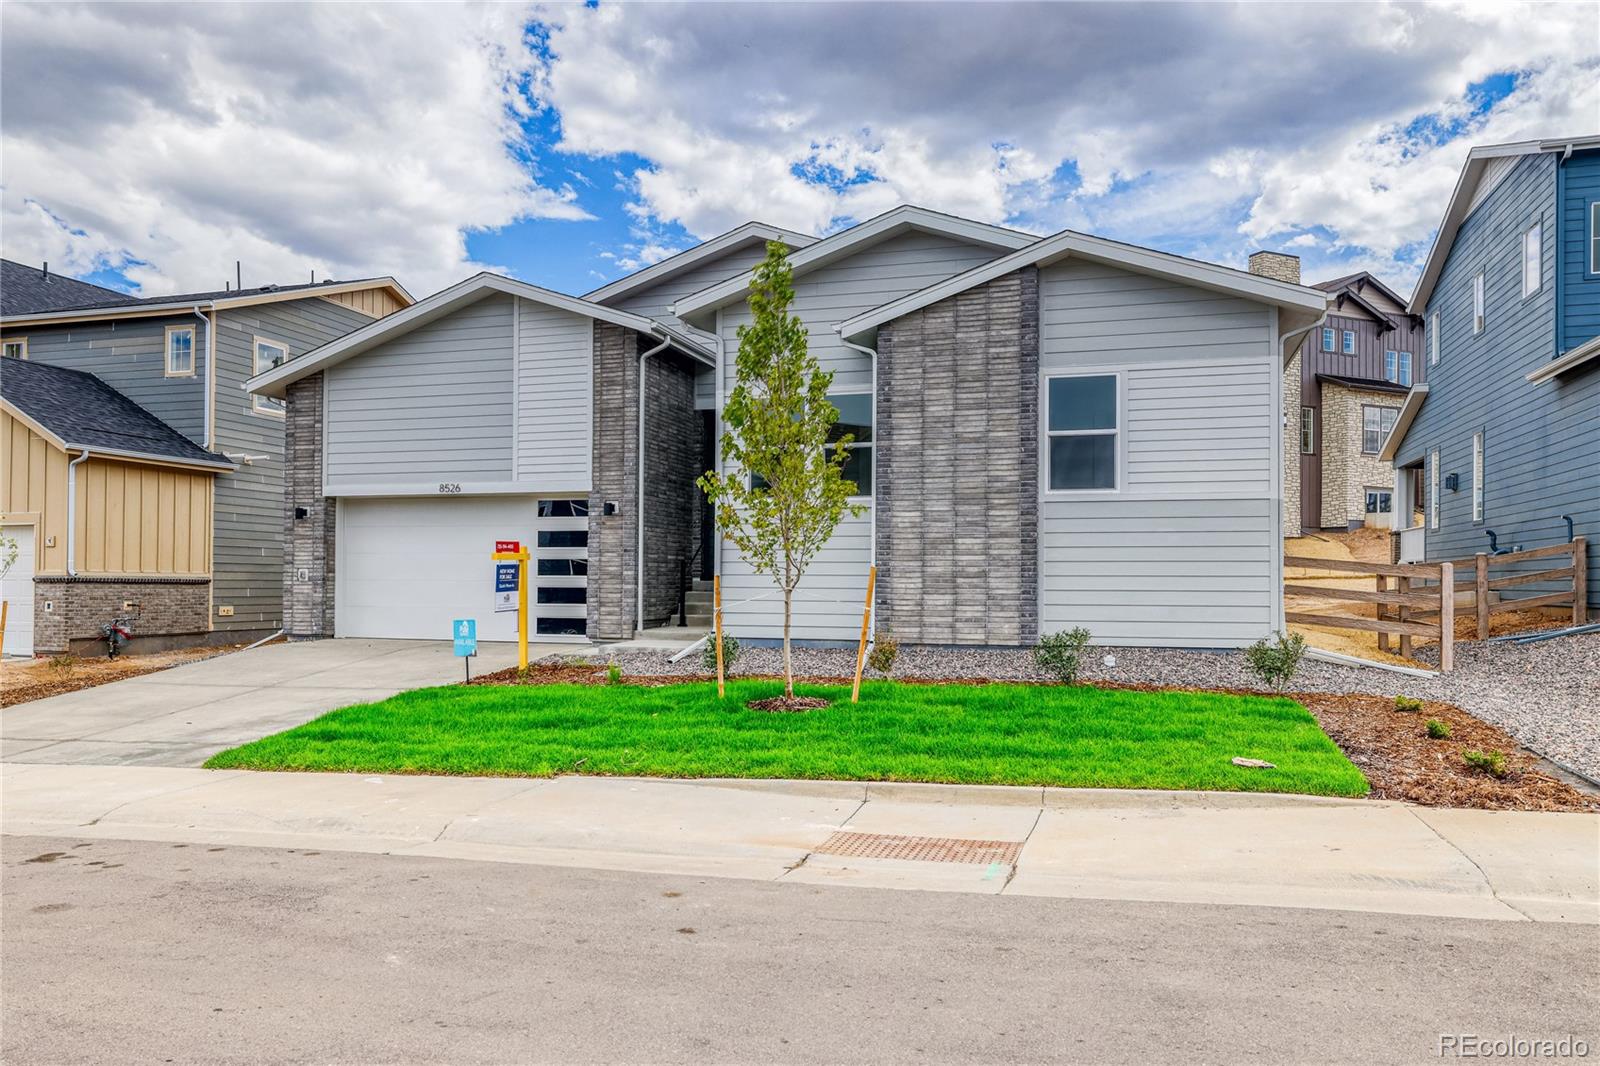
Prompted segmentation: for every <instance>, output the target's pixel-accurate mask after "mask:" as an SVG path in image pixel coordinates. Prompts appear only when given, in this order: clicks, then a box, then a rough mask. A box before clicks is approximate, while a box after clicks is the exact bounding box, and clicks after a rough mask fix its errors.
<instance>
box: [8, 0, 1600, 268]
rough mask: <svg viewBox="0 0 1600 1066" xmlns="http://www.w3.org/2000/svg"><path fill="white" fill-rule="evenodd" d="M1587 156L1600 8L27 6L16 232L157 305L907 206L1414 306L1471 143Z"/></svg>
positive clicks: (634, 250)
mask: <svg viewBox="0 0 1600 1066" xmlns="http://www.w3.org/2000/svg"><path fill="white" fill-rule="evenodd" d="M1594 132H1600V5H1597V4H1594V3H1581V4H1573V5H1566V6H1541V7H1531V6H1530V7H1523V6H1519V5H1516V4H1512V3H1504V2H1499V3H1491V4H1486V5H1483V6H1477V5H1462V4H1439V5H1410V4H1395V5H1365V4H1355V3H1346V4H1302V5H1284V6H1278V5H1273V4H1242V5H1238V6H1233V5H1224V4H1106V5H1098V4H1051V5H1032V4H976V3H973V4H965V3H961V4H958V3H947V4H935V5H920V4H909V3H906V4H848V5H847V4H819V5H800V4H793V5H778V4H764V5H734V4H699V5H691V6H678V5H674V4H634V5H623V4H614V3H605V2H602V3H599V4H590V5H585V6H573V7H565V6H522V5H513V4H495V5H489V6H480V5H466V6H456V5H450V4H443V3H440V4H427V5H422V4H417V5H399V4H395V5H361V4H326V5H319V6H314V7H312V6H298V5H294V4H223V3H216V4H207V5H198V4H197V5H184V6H181V7H177V8H169V7H164V6H161V5H153V4H152V5H146V4H104V5H93V4H90V5H73V4H63V3H52V4H48V5H39V6H31V5H28V4H24V3H12V2H8V3H6V4H4V5H3V6H0V187H3V191H0V246H3V251H4V254H5V256H6V257H8V258H11V259H19V260H22V261H25V262H31V263H37V262H39V261H40V260H49V261H50V262H51V263H52V266H53V269H57V270H62V271H65V272H68V273H72V274H76V275H79V276H83V277H87V278H89V279H90V280H94V281H98V282H100V283H102V284H109V285H114V286H117V287H121V288H126V289H129V290H130V291H134V292H138V293H140V294H141V295H160V294H164V293H171V292H178V291H184V290H196V289H210V288H217V287H220V286H221V284H222V282H223V281H224V280H227V279H231V277H232V274H233V262H234V260H236V259H238V260H242V261H243V263H244V267H243V270H244V276H245V282H246V284H261V283H265V282H269V281H274V282H290V281H299V280H302V279H307V278H309V277H310V272H311V271H312V270H313V269H314V270H315V271H316V272H317V276H318V277H319V278H321V277H340V278H346V277H357V276H365V275H372V274H394V275H395V276H396V277H398V278H399V279H400V280H401V281H402V282H403V283H404V284H406V285H407V286H408V287H409V288H410V289H411V290H412V292H413V293H414V294H416V295H419V296H420V295H423V294H425V293H429V292H433V291H435V290H437V289H439V288H441V287H443V286H445V285H448V284H450V283H452V282H454V281H457V280H459V279H461V278H462V277H464V276H466V275H468V274H470V273H473V272H475V271H477V270H480V269H485V268H487V269H494V270H499V271H502V272H504V273H507V274H510V275H513V276H515V277H519V278H522V279H524V280H527V281H530V282H534V283H536V284H540V285H545V286H549V287H551V288H554V289H559V290H562V291H566V292H573V293H581V292H585V291H588V290H589V289H592V288H594V287H596V286H597V285H599V284H601V283H603V282H604V281H607V280H609V279H611V278H614V277H617V276H619V275H621V274H623V273H626V272H628V271H629V270H632V269H637V268H638V267H639V266H641V265H645V264H648V263H650V262H654V261H656V260H658V259H660V258H662V257H664V256H666V255H668V254H670V253H672V252H673V251H676V250H678V249H681V248H684V247H686V246H688V245H690V244H693V243H694V242H695V241H696V240H697V239H703V238H706V237H709V236H713V235H715V234H717V233H719V232H721V231H723V230H725V229H727V228H729V227H731V226H734V225H737V224H739V223H741V222H743V221H746V220H748V219H751V218H758V219H762V220H764V221H767V222H771V223H775V224H777V225H781V226H786V227H790V228H793V229H799V230H805V231H809V232H813V233H818V234H824V233H828V232H831V231H833V230H836V229H838V228H840V227H843V226H846V225H849V224H850V223H851V222H852V221H857V220H861V219H864V218H869V217H871V216H872V215H875V214H877V213H879V212H881V211H883V210H886V209H888V208H890V207H892V206H894V205H896V204H899V203H907V202H909V203H916V204H922V205H925V206H928V207H933V208H937V209H940V210H944V211H948V212H953V213H956V214H962V215H966V216H969V217H972V218H978V219H982V220H985V221H989V222H996V223H1004V224H1008V225H1012V226H1016V227H1018V228H1021V229H1027V230H1032V231H1036V232H1040V233H1048V232H1053V231H1055V230H1058V229H1062V228H1068V227H1070V228H1073V229H1079V230H1085V231H1089V232H1093V233H1097V234H1101V235H1105V236H1109V237H1115V238H1118V239H1122V240H1128V241H1134V242H1137V243H1140V244H1146V245H1149V246H1152V247H1156V248H1161V249H1164V250H1168V251H1174V252H1179V253H1182V254H1186V255H1192V256H1197V257H1201V258H1206V259H1211V260H1214V261H1217V262H1222V263H1228V264H1232V265H1243V262H1244V257H1245V256H1246V255H1247V254H1248V253H1249V252H1250V251H1251V250H1253V249H1255V248H1258V247H1270V248H1280V249H1286V250H1291V251H1294V252H1297V253H1298V254H1300V255H1301V256H1302V257H1303V258H1304V260H1305V262H1306V274H1307V277H1308V278H1309V279H1316V278H1320V277H1328V276H1332V275H1335V274H1339V273H1345V272H1348V271H1349V270H1353V269H1361V268H1365V269H1371V270H1373V271H1375V272H1377V273H1378V274H1379V275H1380V276H1381V277H1383V278H1385V279H1386V280H1388V281H1390V282H1391V283H1392V284H1393V285H1394V286H1395V287H1397V288H1399V289H1401V290H1402V291H1409V290H1410V287H1411V285H1412V283H1413V281H1414V279H1415V277H1416V274H1417V273H1418V271H1419V269H1420V266H1421V260H1422V258H1423V257H1424V256H1425V255H1426V252H1427V245H1428V242H1429V240H1430V239H1431V237H1432V234H1433V230H1434V227H1435V226H1436V225H1437V223H1438V219H1439V215H1440V213H1441V211H1442V210H1443V206H1444V201H1445V199H1446V197H1447V196H1448V195H1449V192H1450V188H1451V186H1452V185H1453V183H1454V181H1455V176H1456V173H1457V171H1458V169H1459V167H1460V165H1461V162H1462V159H1463V157H1464V155H1465V153H1466V150H1467V148H1468V147H1469V146H1470V145H1472V144H1481V143H1488V142H1495V141H1509V140H1519V139H1524V138H1529V137H1546V136H1562V135H1568V134H1578V133H1594Z"/></svg>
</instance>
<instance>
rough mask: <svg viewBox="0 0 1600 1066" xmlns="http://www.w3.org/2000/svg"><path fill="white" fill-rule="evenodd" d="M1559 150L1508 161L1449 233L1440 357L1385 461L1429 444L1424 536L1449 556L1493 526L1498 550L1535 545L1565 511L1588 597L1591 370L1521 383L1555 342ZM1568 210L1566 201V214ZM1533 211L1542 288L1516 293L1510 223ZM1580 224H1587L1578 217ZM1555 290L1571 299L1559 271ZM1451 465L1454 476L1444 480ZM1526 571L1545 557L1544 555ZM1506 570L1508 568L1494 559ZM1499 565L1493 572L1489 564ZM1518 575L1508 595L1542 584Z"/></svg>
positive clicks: (1517, 252)
mask: <svg viewBox="0 0 1600 1066" xmlns="http://www.w3.org/2000/svg"><path fill="white" fill-rule="evenodd" d="M1557 158H1558V157H1557V156H1556V155H1554V154H1551V153H1538V154H1535V155H1530V156H1526V157H1524V158H1522V159H1520V160H1519V161H1518V162H1517V164H1516V165H1515V166H1514V167H1512V168H1511V169H1510V172H1509V173H1508V174H1507V176H1506V177H1505V178H1504V180H1502V181H1501V182H1500V183H1499V184H1498V185H1496V186H1495V188H1494V189H1493V191H1492V192H1490V193H1489V194H1488V195H1486V196H1484V197H1483V199H1482V202H1481V203H1480V204H1479V206H1478V208H1477V209H1476V210H1475V211H1474V212H1473V213H1472V214H1471V215H1469V216H1468V217H1467V219H1466V221H1465V222H1463V223H1462V225H1461V228H1460V229H1459V230H1458V231H1457V233H1456V238H1455V242H1454V244H1453V246H1452V247H1451V250H1450V254H1449V256H1448V257H1447V258H1446V260H1445V264H1444V268H1443V270H1442V271H1441V272H1440V274H1439V280H1438V282H1437V283H1436V285H1435V287H1434V290H1433V294H1432V296H1431V297H1430V299H1429V301H1428V308H1427V310H1428V313H1429V315H1430V316H1431V315H1432V314H1434V313H1438V315H1439V319H1440V345H1439V349H1440V359H1439V365H1438V366H1435V367H1432V368H1430V369H1431V371H1432V372H1431V374H1430V376H1429V394H1428V398H1427V400H1426V401H1424V403H1423V405H1422V409H1421V411H1420V412H1419V413H1418V415H1417V418H1416V421H1415V422H1413V423H1412V425H1411V428H1410V429H1409V430H1408V431H1407V433H1406V436H1405V440H1404V442H1403V443H1402V444H1401V447H1400V450H1399V453H1398V454H1397V455H1396V460H1397V461H1398V462H1399V463H1400V464H1401V465H1405V464H1409V463H1412V462H1415V461H1418V460H1422V459H1423V458H1424V457H1425V456H1427V455H1428V454H1429V453H1430V452H1431V451H1433V450H1434V449H1438V451H1439V454H1440V464H1439V465H1440V486H1441V487H1440V495H1439V528H1438V529H1429V530H1428V531H1427V533H1426V535H1425V540H1424V543H1425V545H1426V553H1427V558H1428V559H1429V560H1440V559H1460V558H1465V557H1468V556H1471V555H1473V554H1474V553H1476V552H1480V551H1484V550H1486V549H1487V548H1488V544H1489V541H1488V537H1487V536H1485V531H1486V530H1490V529H1492V530H1494V531H1495V533H1496V535H1497V537H1498V539H1499V543H1500V546H1501V547H1502V548H1506V547H1512V546H1520V547H1523V548H1539V547H1545V546H1548V545H1552V544H1558V543H1560V542H1562V541H1564V540H1565V539H1566V526H1565V523H1563V522H1562V521H1561V516H1562V515H1564V514H1566V515H1571V516H1572V518H1573V520H1574V522H1575V523H1576V525H1577V530H1578V532H1579V533H1580V534H1586V535H1587V536H1588V537H1589V538H1590V545H1591V547H1590V556H1589V571H1590V577H1589V592H1588V595H1589V601H1590V602H1591V603H1600V463H1597V462H1596V461H1595V456H1596V454H1600V417H1596V412H1600V371H1597V370H1596V369H1595V368H1593V367H1590V368H1586V369H1580V370H1577V371H1572V372H1569V373H1566V374H1563V375H1560V376H1558V377H1556V378H1553V379H1551V380H1548V381H1544V382H1540V383H1537V384H1536V383H1532V382H1529V381H1527V380H1526V375H1527V374H1528V373H1530V372H1531V371H1533V370H1536V369H1538V368H1539V367H1541V366H1543V365H1544V364H1545V363H1547V362H1549V361H1550V359H1552V358H1553V357H1554V356H1555V354H1556V352H1555V348H1556V333H1555V330H1556V321H1555V285H1556V278H1555V273H1556V269H1557V266H1558V263H1559V260H1558V256H1557V252H1558V246H1563V245H1565V244H1566V241H1565V237H1566V235H1565V233H1563V236H1562V240H1558V239H1557V237H1556V233H1555V221H1556V217H1557V211H1556V184H1557V182H1556V167H1557ZM1570 214H1571V213H1570V212H1569V213H1568V215H1569V218H1570ZM1535 220H1540V221H1542V223H1543V226H1544V231H1543V232H1544V239H1543V241H1542V250H1543V264H1542V277H1543V286H1542V287H1541V289H1540V290H1539V292H1537V293H1536V294H1534V295H1532V296H1529V297H1526V298H1525V297H1523V295H1522V273H1521V256H1522V244H1521V241H1522V233H1523V231H1524V230H1525V229H1526V228H1527V227H1528V226H1529V225H1531V224H1532V222H1533V221H1535ZM1585 235H1587V229H1586V228H1585ZM1479 270H1483V271H1484V288H1485V301H1484V303H1485V312H1486V322H1485V327H1484V330H1483V332H1482V333H1480V334H1476V335H1474V334H1473V332H1472V278H1473V276H1474V275H1476V274H1477V273H1478V271H1479ZM1563 280H1564V281H1565V282H1566V284H1567V288H1566V290H1565V291H1564V293H1563V300H1564V301H1571V300H1572V299H1573V297H1574V291H1573V290H1574V289H1575V288H1576V287H1577V286H1575V285H1574V284H1573V278H1572V276H1571V275H1570V274H1569V275H1568V276H1567V277H1566V278H1565V279H1563ZM1478 432H1482V433H1483V435H1484V517H1483V519H1482V520H1481V521H1474V520H1473V517H1472V437H1473V434H1474V433H1478ZM1449 474H1457V475H1459V477H1460V488H1459V490H1458V491H1456V492H1451V491H1449V490H1448V489H1445V488H1444V487H1443V481H1444V477H1445V476H1446V475H1449ZM1527 568H1528V569H1532V570H1538V569H1547V568H1549V567H1548V561H1544V562H1541V563H1540V564H1539V565H1537V566H1534V565H1532V564H1529V565H1528V567H1527ZM1506 572H1507V573H1509V572H1510V571H1506ZM1500 575H1501V571H1500V570H1499V569H1497V570H1496V576H1500ZM1554 591H1556V586H1542V585H1530V586H1524V587H1522V588H1518V589H1514V590H1509V591H1508V592H1507V595H1508V596H1534V595H1539V594H1542V593H1548V592H1554Z"/></svg>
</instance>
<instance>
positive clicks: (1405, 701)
mask: <svg viewBox="0 0 1600 1066" xmlns="http://www.w3.org/2000/svg"><path fill="white" fill-rule="evenodd" d="M1394 709H1395V710H1397V711H1406V712H1408V713H1411V714H1415V713H1416V712H1418V711H1420V710H1422V701H1421V700H1419V699H1413V698H1412V697H1410V696H1396V697H1395V698H1394Z"/></svg>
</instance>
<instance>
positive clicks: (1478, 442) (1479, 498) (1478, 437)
mask: <svg viewBox="0 0 1600 1066" xmlns="http://www.w3.org/2000/svg"><path fill="white" fill-rule="evenodd" d="M1472 520H1473V521H1474V522H1482V521H1483V434H1482V433H1481V432H1480V433H1474V434H1473V435H1472Z"/></svg>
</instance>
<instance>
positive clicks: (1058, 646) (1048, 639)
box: [1033, 626, 1089, 685]
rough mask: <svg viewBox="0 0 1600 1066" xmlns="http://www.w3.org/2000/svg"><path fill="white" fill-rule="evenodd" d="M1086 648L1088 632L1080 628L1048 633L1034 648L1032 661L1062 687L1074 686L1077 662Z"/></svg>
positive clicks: (1076, 676)
mask: <svg viewBox="0 0 1600 1066" xmlns="http://www.w3.org/2000/svg"><path fill="white" fill-rule="evenodd" d="M1088 646H1089V631H1088V630H1087V629H1084V628H1083V627H1082V626H1079V627H1077V628H1076V629H1069V630H1067V631H1066V632H1063V633H1048V634H1046V635H1045V636H1042V637H1040V638H1039V643H1038V644H1037V645H1035V646H1034V649H1033V661H1034V663H1035V664H1036V665H1037V666H1038V667H1039V669H1040V670H1043V671H1044V672H1045V673H1047V674H1049V675H1050V676H1051V677H1053V678H1055V679H1056V680H1057V681H1060V682H1061V683H1062V684H1063V685H1071V684H1075V683H1076V682H1077V680H1078V665H1079V661H1080V660H1081V659H1082V658H1083V650H1084V649H1085V648H1087V647H1088Z"/></svg>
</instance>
